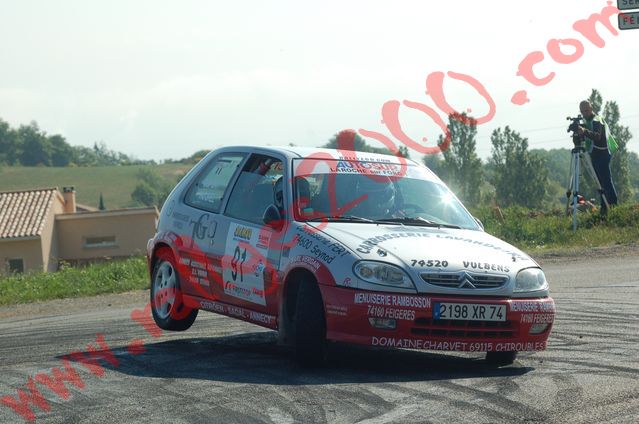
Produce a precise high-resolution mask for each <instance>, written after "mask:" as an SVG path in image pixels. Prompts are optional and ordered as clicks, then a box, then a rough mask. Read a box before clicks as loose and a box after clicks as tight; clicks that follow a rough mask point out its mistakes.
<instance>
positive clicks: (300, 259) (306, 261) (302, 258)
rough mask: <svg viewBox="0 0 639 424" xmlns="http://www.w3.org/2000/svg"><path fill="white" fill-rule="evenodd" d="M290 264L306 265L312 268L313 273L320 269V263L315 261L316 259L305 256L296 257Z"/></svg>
mask: <svg viewBox="0 0 639 424" xmlns="http://www.w3.org/2000/svg"><path fill="white" fill-rule="evenodd" d="M291 262H292V263H303V264H307V265H309V266H310V267H311V268H313V270H314V271H317V270H318V269H319V267H320V263H319V262H318V261H317V259H315V258H312V257H310V256H305V255H298V256H296V257H295V258H294V259H293V260H292V261H291Z"/></svg>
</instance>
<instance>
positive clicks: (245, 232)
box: [233, 225, 253, 241]
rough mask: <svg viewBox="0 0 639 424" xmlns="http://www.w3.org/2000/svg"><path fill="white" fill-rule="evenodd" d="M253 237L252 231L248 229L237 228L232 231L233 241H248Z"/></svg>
mask: <svg viewBox="0 0 639 424" xmlns="http://www.w3.org/2000/svg"><path fill="white" fill-rule="evenodd" d="M252 235H253V229H252V228H249V227H241V226H239V225H238V226H237V227H236V228H235V231H233V239H235V240H246V241H250V240H251V236H252Z"/></svg>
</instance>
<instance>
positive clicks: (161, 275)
mask: <svg viewBox="0 0 639 424" xmlns="http://www.w3.org/2000/svg"><path fill="white" fill-rule="evenodd" d="M156 258H157V259H156V262H155V266H154V267H153V273H152V274H151V314H152V315H153V320H154V321H155V323H156V324H157V326H158V327H160V328H161V329H163V330H171V331H184V330H186V329H188V328H189V327H191V325H193V322H194V321H195V318H196V317H197V313H198V309H191V308H187V307H186V306H185V305H184V302H183V301H182V291H181V290H180V277H179V274H178V272H177V268H176V266H175V259H174V258H173V253H172V252H171V250H170V249H168V248H162V249H160V250H158V252H157V254H156Z"/></svg>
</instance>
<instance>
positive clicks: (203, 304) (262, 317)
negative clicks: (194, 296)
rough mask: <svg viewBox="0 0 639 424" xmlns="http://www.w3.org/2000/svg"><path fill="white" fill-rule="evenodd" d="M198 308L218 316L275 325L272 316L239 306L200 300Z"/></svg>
mask: <svg viewBox="0 0 639 424" xmlns="http://www.w3.org/2000/svg"><path fill="white" fill-rule="evenodd" d="M200 308H201V309H204V310H206V311H210V312H216V313H219V314H226V315H232V316H235V317H239V318H242V319H247V320H249V321H253V322H259V323H262V324H266V325H273V324H274V323H275V317H274V316H272V315H267V314H263V313H261V312H255V311H251V310H248V309H244V308H240V307H239V306H232V305H226V304H224V303H220V302H215V301H209V300H202V301H200Z"/></svg>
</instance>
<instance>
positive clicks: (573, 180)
mask: <svg viewBox="0 0 639 424" xmlns="http://www.w3.org/2000/svg"><path fill="white" fill-rule="evenodd" d="M572 140H573V143H574V145H575V148H574V149H572V150H571V153H572V157H571V159H570V178H569V180H568V188H567V190H566V215H567V214H569V213H570V198H571V197H572V230H573V231H577V203H578V200H579V175H580V170H579V166H580V165H582V166H583V168H584V169H585V170H586V171H587V172H588V174H589V175H590V177H591V178H592V180H593V181H594V182H595V185H596V186H597V191H598V192H599V194H600V195H601V197H602V199H603V202H604V205H606V209H607V208H608V206H609V205H608V199H607V198H606V195H605V194H604V191H603V189H602V188H601V183H600V182H599V178H597V173H596V172H595V168H594V167H593V166H592V162H591V161H590V156H589V155H588V154H586V148H585V147H584V145H583V140H582V139H581V138H580V137H579V136H578V135H573V138H572Z"/></svg>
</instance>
